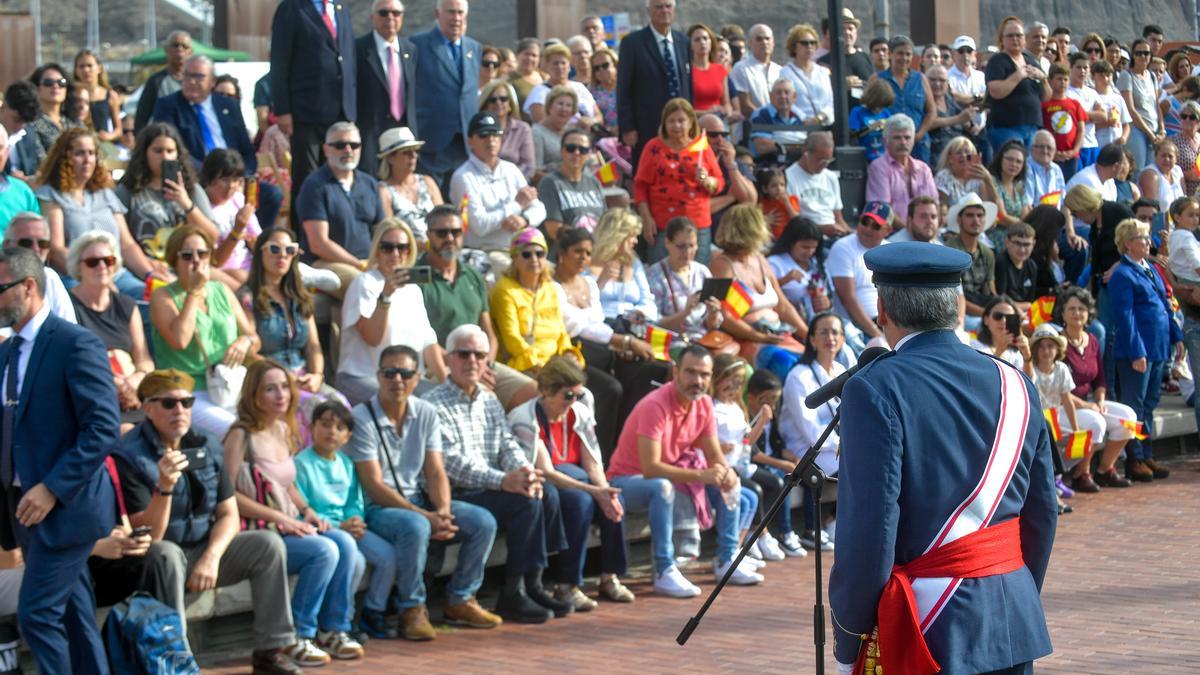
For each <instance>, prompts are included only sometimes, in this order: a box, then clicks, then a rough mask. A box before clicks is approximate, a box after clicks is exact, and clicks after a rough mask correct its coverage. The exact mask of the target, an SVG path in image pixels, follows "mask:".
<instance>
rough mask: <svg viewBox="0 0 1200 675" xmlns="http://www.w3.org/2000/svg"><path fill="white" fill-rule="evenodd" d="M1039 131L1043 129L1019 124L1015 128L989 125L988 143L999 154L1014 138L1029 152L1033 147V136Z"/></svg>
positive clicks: (987, 131)
mask: <svg viewBox="0 0 1200 675" xmlns="http://www.w3.org/2000/svg"><path fill="white" fill-rule="evenodd" d="M1038 129H1041V127H1039V126H1036V125H1033V124H1019V125H1017V126H1015V127H997V126H992V125H990V124H989V125H988V128H987V130H986V133H987V139H988V143H989V144H991V146H992V148H994V149H995V151H996V152H999V151H1000V148H1001V147H1002V146H1003V145H1004V144H1005V143H1007V142H1008V141H1011V140H1012V139H1014V138H1015V139H1017V140H1019V141H1021V142H1022V143H1024V144H1025V151H1026V152H1028V151H1029V146H1031V145H1033V135H1034V134H1036V133H1037V132H1038Z"/></svg>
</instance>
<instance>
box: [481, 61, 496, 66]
mask: <svg viewBox="0 0 1200 675" xmlns="http://www.w3.org/2000/svg"><path fill="white" fill-rule="evenodd" d="M479 65H481V66H483V67H484V68H499V67H500V62H499V61H480V62H479Z"/></svg>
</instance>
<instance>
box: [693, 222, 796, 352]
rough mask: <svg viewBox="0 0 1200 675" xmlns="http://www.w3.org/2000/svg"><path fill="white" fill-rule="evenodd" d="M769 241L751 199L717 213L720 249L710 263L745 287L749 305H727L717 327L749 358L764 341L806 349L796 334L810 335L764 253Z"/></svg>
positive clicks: (716, 275)
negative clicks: (738, 310) (738, 308)
mask: <svg viewBox="0 0 1200 675" xmlns="http://www.w3.org/2000/svg"><path fill="white" fill-rule="evenodd" d="M770 241H771V235H770V232H769V231H768V230H767V223H766V220H765V219H764V218H763V214H762V211H760V210H759V209H758V207H757V206H755V205H754V204H739V205H737V206H734V207H732V208H730V209H729V210H728V211H726V212H725V215H724V216H723V217H722V218H721V229H720V231H719V232H717V246H719V247H721V253H719V254H718V255H716V256H713V259H712V263H711V265H710V267H711V268H712V273H713V277H714V278H717V279H720V278H731V279H733V280H734V281H735V282H737V283H738V284H740V286H741V287H742V289H743V290H745V292H746V295H747V299H748V301H749V303H750V308H749V309H748V310H747V311H746V313H745V314H744V315H743V316H740V317H739V316H738V315H737V314H735V313H733V312H732V311H730V310H729V309H728V308H726V310H725V320H724V321H723V322H722V324H721V330H723V331H725V332H726V333H729V334H730V335H731V336H733V338H734V339H735V340H737V341H739V342H741V343H742V355H743V356H745V357H746V358H749V359H752V358H754V356H755V355H756V354H757V353H758V349H759V347H761V346H762V345H764V344H773V345H779V346H780V347H784V348H786V349H789V350H791V351H797V352H800V351H804V349H803V347H802V346H801V344H800V342H799V341H798V340H797V338H798V339H800V340H803V339H804V337H805V336H806V335H808V325H807V324H806V323H805V322H804V319H803V318H802V317H801V316H800V313H799V312H797V311H796V308H795V307H793V306H792V304H791V303H790V302H788V301H787V299H786V298H785V297H784V295H783V289H781V288H780V286H779V279H778V278H776V276H775V273H774V272H773V271H771V266H770V265H769V264H767V259H766V258H765V257H764V256H763V254H762V251H763V249H764V248H765V247H766V246H767V244H769V243H770Z"/></svg>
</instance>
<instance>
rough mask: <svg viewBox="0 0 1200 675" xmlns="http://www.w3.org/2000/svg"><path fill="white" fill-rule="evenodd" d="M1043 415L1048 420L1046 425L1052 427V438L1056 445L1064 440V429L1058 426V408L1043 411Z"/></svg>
mask: <svg viewBox="0 0 1200 675" xmlns="http://www.w3.org/2000/svg"><path fill="white" fill-rule="evenodd" d="M1042 415H1044V416H1045V418H1046V424H1049V425H1050V436H1051V437H1052V438H1053V439H1054V442H1055V443H1058V442H1059V441H1061V440H1062V435H1063V434H1062V427H1060V426H1059V425H1058V408H1046V409H1045V410H1043V411H1042Z"/></svg>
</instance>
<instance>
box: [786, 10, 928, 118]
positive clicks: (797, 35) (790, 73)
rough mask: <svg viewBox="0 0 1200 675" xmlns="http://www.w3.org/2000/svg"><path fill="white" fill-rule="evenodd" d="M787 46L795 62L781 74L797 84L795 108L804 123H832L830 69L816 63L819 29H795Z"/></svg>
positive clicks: (789, 35)
mask: <svg viewBox="0 0 1200 675" xmlns="http://www.w3.org/2000/svg"><path fill="white" fill-rule="evenodd" d="M786 45H787V52H788V54H790V55H791V56H792V61H791V63H788V64H786V65H785V66H784V67H783V70H782V71H780V72H781V73H782V76H783V77H786V78H787V79H789V80H791V81H792V84H793V85H795V88H796V107H797V108H798V109H799V110H800V114H801V117H803V118H804V123H805V124H814V125H817V126H824V125H826V124H832V123H833V84H832V83H831V82H830V80H829V69H828V68H826V67H824V66H822V65H819V64H818V63H817V56H816V55H817V48H818V47H820V46H821V41H820V38H819V37H818V36H817V30H816V29H815V28H813V27H812V26H810V25H808V24H806V23H802V24H798V25H795V26H792V29H791V30H789V31H788V34H787V42H786ZM939 54H940V52H939ZM919 124H920V122H918V125H919Z"/></svg>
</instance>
